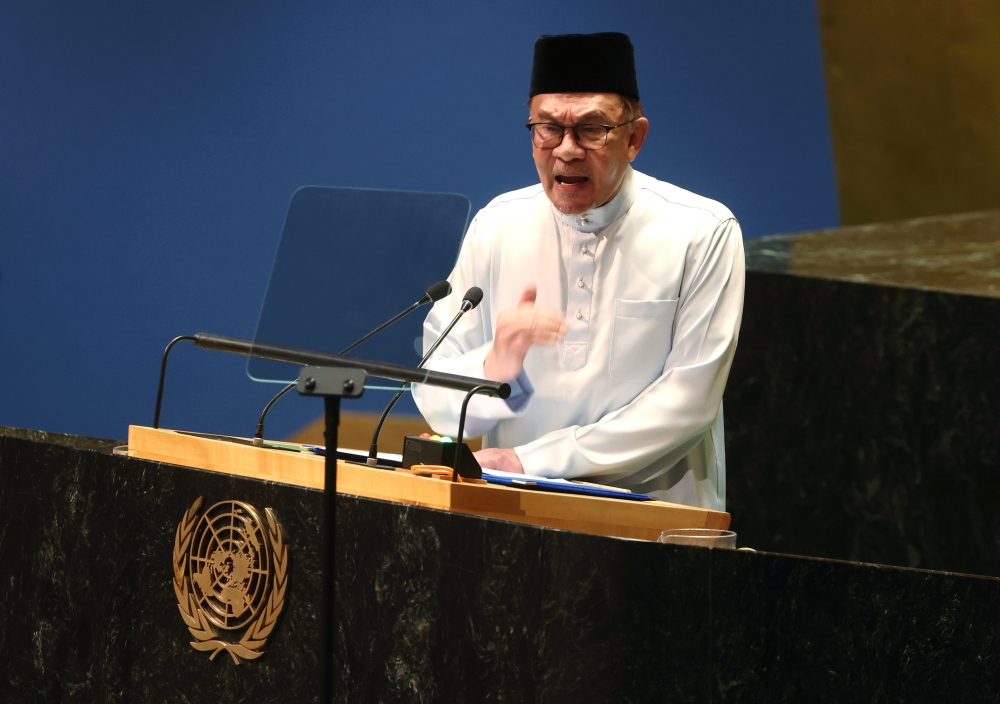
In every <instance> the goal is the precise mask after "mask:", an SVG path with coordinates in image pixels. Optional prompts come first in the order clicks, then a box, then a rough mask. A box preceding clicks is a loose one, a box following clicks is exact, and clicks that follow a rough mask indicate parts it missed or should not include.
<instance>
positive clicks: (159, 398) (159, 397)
mask: <svg viewBox="0 0 1000 704" xmlns="http://www.w3.org/2000/svg"><path fill="white" fill-rule="evenodd" d="M181 340H190V341H191V342H194V335H178V336H177V337H175V338H174V339H173V340H171V341H170V342H168V343H167V348H166V349H165V350H163V361H162V362H160V384H159V386H157V388H156V411H155V412H154V413H153V427H154V428H159V427H160V407H161V406H162V405H163V382H164V380H165V379H166V378H167V358H168V357H169V356H170V350H172V349H173V348H174V345H176V344H177V343H178V342H180V341H181Z"/></svg>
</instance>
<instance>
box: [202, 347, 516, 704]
mask: <svg viewBox="0 0 1000 704" xmlns="http://www.w3.org/2000/svg"><path fill="white" fill-rule="evenodd" d="M194 343H195V345H197V346H198V347H201V348H203V349H210V350H217V351H220V352H231V353H234V354H240V355H250V356H253V357H263V358H265V359H274V360H277V361H279V362H292V363H294V364H303V365H307V366H304V367H303V369H302V371H301V372H300V373H299V378H298V381H297V382H296V385H297V387H298V389H299V393H301V394H303V395H306V396H322V397H323V402H324V419H325V421H324V422H325V425H326V442H327V452H326V455H325V464H324V484H323V534H322V535H323V537H322V542H323V561H322V569H323V598H322V602H321V603H322V621H321V622H320V629H321V631H320V645H321V655H320V668H321V670H322V673H323V675H322V677H323V699H322V700H321V701H323V702H324V704H326V703H327V702H330V701H332V700H333V695H334V693H335V692H334V670H333V666H332V660H333V650H334V633H335V628H336V611H335V605H336V564H337V563H336V537H337V500H336V499H337V451H336V448H337V426H338V425H339V423H340V399H341V397H342V396H347V397H351V398H357V397H358V396H360V395H361V394H362V393H363V392H364V386H365V378H366V376H367V375H369V374H370V375H372V376H379V377H382V378H385V379H393V380H395V381H402V382H410V383H418V384H430V385H432V386H442V387H444V388H448V389H454V390H456V391H465V392H467V393H468V392H475V391H480V390H481V391H488V392H489V393H490V394H491V395H494V396H498V397H500V398H507V397H508V396H510V385H509V384H505V383H500V382H494V381H486V380H484V379H474V378H472V377H467V376H459V375H457V374H445V373H444V372H435V371H430V370H427V369H418V368H415V367H406V366H403V365H399V364H391V363H388V362H375V361H372V360H366V359H352V358H350V357H342V356H340V355H332V354H325V353H322V352H314V351H311V350H303V349H298V348H294V347H286V346H284V345H272V344H268V343H257V342H251V341H249V340H241V339H238V338H233V337H224V336H222V335H211V334H207V333H198V334H197V335H195V336H194Z"/></svg>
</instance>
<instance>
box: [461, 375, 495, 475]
mask: <svg viewBox="0 0 1000 704" xmlns="http://www.w3.org/2000/svg"><path fill="white" fill-rule="evenodd" d="M492 388H493V387H492V386H488V385H486V384H480V385H479V386H477V387H475V388H473V389H469V393H467V394H465V398H464V399H463V400H462V412H461V413H459V414H458V435H457V436H456V437H455V444H456V445H457V449H456V450H455V467H454V470H455V471H454V472H452V473H451V480H452V481H453V482H457V481H458V468H459V467H461V466H462V455H464V454H465V448H464V446H463V445H462V442H463V438H464V437H465V413H466V411H468V410H469V401H471V400H472V397H473V396H475V395H476V394H478V393H479V392H480V391H489V390H490V389H492Z"/></svg>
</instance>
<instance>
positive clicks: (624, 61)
mask: <svg viewBox="0 0 1000 704" xmlns="http://www.w3.org/2000/svg"><path fill="white" fill-rule="evenodd" d="M529 110H530V117H529V121H528V129H529V131H530V133H531V144H532V153H533V156H534V160H535V166H536V168H537V170H538V177H539V179H540V181H541V183H540V184H538V185H535V186H531V187H529V188H524V189H521V190H518V191H513V192H511V193H506V194H504V195H502V196H499V197H498V198H496V199H495V200H493V201H492V202H491V203H490V204H489V205H487V206H486V207H485V208H483V209H482V210H481V211H479V213H478V214H477V215H476V217H475V218H474V219H473V221H472V223H471V224H470V226H469V231H468V233H467V234H466V237H465V241H464V242H463V244H462V249H461V253H460V254H459V257H458V262H457V264H456V265H455V269H454V270H453V271H452V273H451V276H450V277H449V280H450V281H451V284H452V287H453V288H454V289H455V290H456V291H464V290H466V289H467V288H469V287H470V286H479V287H480V288H482V290H483V291H484V293H485V297H484V298H483V301H482V303H481V304H480V305H479V307H478V308H477V309H475V310H473V311H472V312H470V313H469V314H468V315H466V316H465V317H464V318H463V319H462V320H461V321H460V322H459V324H458V325H457V326H456V327H455V329H454V330H453V331H452V333H451V334H450V335H449V336H448V338H447V339H446V340H445V342H444V343H443V344H442V345H441V346H440V347H439V348H438V351H437V353H436V355H435V356H434V357H432V358H431V360H430V363H429V364H428V365H427V366H428V367H429V368H432V369H437V370H440V371H447V372H452V373H455V374H463V375H466V376H473V377H485V378H487V379H492V380H495V381H508V382H511V385H512V387H513V388H514V393H513V394H512V395H511V397H510V398H508V399H507V400H506V401H503V400H499V399H493V398H485V397H481V396H477V397H475V398H474V399H473V400H472V402H471V403H470V404H469V410H468V415H467V420H466V433H467V434H468V435H469V436H470V437H474V436H478V435H485V438H484V441H483V447H484V448H485V449H483V450H482V451H481V452H478V453H476V457H477V459H478V460H479V462H480V464H481V465H482V466H483V467H489V468H492V469H499V470H504V471H507V472H517V473H521V472H523V473H526V474H532V475H536V476H543V477H558V478H564V479H577V478H579V479H585V480H587V481H591V482H598V483H601V484H606V485H609V486H616V487H622V488H627V489H630V490H632V491H637V492H641V493H645V494H654V495H656V496H658V497H659V498H662V499H665V500H667V501H673V502H675V503H682V504H689V505H693V506H702V507H705V508H710V509H716V510H725V501H726V480H725V476H726V475H725V447H724V440H723V418H722V393H723V390H724V389H725V385H726V379H727V377H728V375H729V367H730V365H731V363H732V360H733V354H734V352H735V350H736V341H737V337H738V334H739V328H740V319H741V316H742V311H743V282H744V269H743V240H742V234H741V231H740V226H739V223H738V222H737V221H736V219H735V218H734V217H733V215H732V213H730V212H729V210H727V209H726V208H725V207H724V206H723V205H721V204H719V203H716V202H715V201H712V200H709V199H707V198H702V197H701V196H697V195H695V194H693V193H690V192H688V191H685V190H682V189H681V188H678V187H676V186H673V185H671V184H669V183H665V182H663V181H658V180H656V179H654V178H651V177H649V176H646V175H644V174H641V173H639V172H637V171H634V170H633V169H632V167H631V166H630V164H629V162H631V161H632V160H633V159H635V157H636V156H637V155H638V154H639V151H640V149H641V148H642V145H643V141H644V140H645V138H646V133H647V131H648V129H649V123H648V121H647V119H646V118H645V117H643V109H642V106H641V105H640V103H639V88H638V84H637V81H636V74H635V59H634V57H633V49H632V43H631V41H630V40H629V38H628V37H627V36H626V35H624V34H618V33H602V34H589V35H579V34H578V35H572V34H570V35H561V36H543V37H541V38H539V39H538V41H537V42H536V43H535V56H534V66H533V68H532V75H531V89H530V102H529ZM455 299H456V297H455V296H451V297H448V298H445V299H443V300H441V301H439V302H438V303H437V304H436V305H435V306H434V308H433V309H432V310H431V312H430V314H429V315H428V316H427V320H426V321H425V323H424V346H425V349H426V348H427V347H428V346H429V345H430V344H431V343H432V342H433V341H434V340H435V339H436V338H437V336H438V334H439V333H440V331H441V330H442V329H444V327H445V326H446V325H447V323H448V321H450V320H451V318H452V316H453V315H454V314H455V313H456V312H457V310H458V306H459V305H460V304H459V303H458V302H457V301H456V300H455ZM413 395H414V398H415V400H416V402H417V406H418V408H419V409H420V411H421V413H423V415H424V417H425V418H426V419H427V421H428V422H429V423H430V425H431V427H432V428H434V430H435V431H436V432H439V433H446V434H450V435H454V434H455V433H456V431H457V426H458V416H459V411H460V408H461V402H462V398H463V395H462V394H461V393H460V392H454V391H448V390H445V389H440V388H432V387H417V388H416V389H415V390H414V394H413Z"/></svg>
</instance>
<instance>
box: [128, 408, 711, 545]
mask: <svg viewBox="0 0 1000 704" xmlns="http://www.w3.org/2000/svg"><path fill="white" fill-rule="evenodd" d="M128 440H129V455H130V456H133V457H136V458H139V459H147V460H152V461H156V462H164V463H169V464H176V465H181V466H184V467H190V468H193V469H202V470H207V471H212V472H222V473H226V474H232V475H236V476H242V477H247V478H251V479H259V480H264V481H274V482H281V483H284V484H292V485H295V486H301V487H305V488H309V489H323V477H324V462H325V460H324V458H323V457H321V456H319V455H314V454H312V453H304V452H303V453H299V452H289V451H284V450H275V449H270V448H266V447H255V446H253V445H248V444H240V443H235V442H227V441H225V440H216V439H212V438H204V437H198V436H195V435H186V434H183V433H180V432H177V431H173V430H165V429H154V428H148V427H144V426H135V425H133V426H129V438H128ZM337 491H338V493H344V494H354V495H357V496H363V497H368V498H373V499H381V500H385V501H392V502H396V503H403V504H409V505H415V506H422V507H425V508H433V509H439V510H445V511H453V512H458V513H466V514H472V515H478V516H484V517H488V518H500V519H503V520H510V521H515V522H519V523H530V524H533V525H538V526H548V527H553V528H563V529H566V530H576V531H580V532H585V533H593V534H597V535H606V536H612V537H622V538H638V539H643V540H656V538H658V537H659V534H660V531H662V530H664V529H666V528H703V527H704V528H728V527H729V523H730V516H729V514H728V513H724V512H721V511H710V510H708V509H703V508H698V507H693V506H682V505H679V504H670V503H666V502H663V501H643V502H639V501H629V500H624V499H614V498H605V497H600V496H583V495H577V494H559V493H555V492H546V491H535V490H532V489H520V488H513V487H504V486H498V485H495V484H488V485H476V484H459V483H453V482H447V481H441V480H439V479H431V478H426V477H418V476H414V475H410V474H404V473H400V472H389V471H386V470H383V469H375V468H372V467H367V466H364V465H359V464H354V463H350V462H344V461H343V460H340V461H338V469H337Z"/></svg>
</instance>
